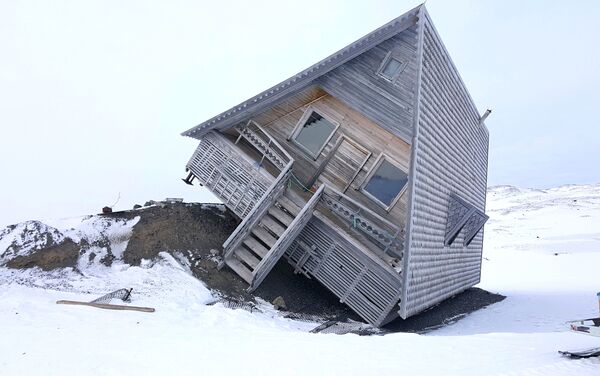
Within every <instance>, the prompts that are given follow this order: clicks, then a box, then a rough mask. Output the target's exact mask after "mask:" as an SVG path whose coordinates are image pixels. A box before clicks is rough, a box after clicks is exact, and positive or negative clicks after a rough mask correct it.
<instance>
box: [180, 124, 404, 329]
mask: <svg viewBox="0 0 600 376" xmlns="http://www.w3.org/2000/svg"><path fill="white" fill-rule="evenodd" d="M238 131H239V136H238V138H237V140H236V141H233V140H231V139H229V138H228V137H227V136H225V135H223V134H221V133H218V132H209V133H208V134H206V135H205V136H204V138H203V139H202V141H201V143H200V146H199V147H198V149H197V150H196V152H195V153H194V155H193V157H192V159H191V160H190V162H189V163H188V169H189V170H190V171H191V172H192V173H193V174H194V176H196V178H198V180H200V182H201V183H202V184H204V185H205V186H206V187H207V188H209V189H210V190H211V191H212V192H213V193H214V194H215V195H216V196H218V197H219V198H220V199H221V200H222V201H223V202H224V203H225V205H227V207H229V208H230V209H231V210H232V211H233V212H234V213H236V214H237V215H238V216H240V218H242V219H243V220H242V222H241V223H240V225H239V226H238V228H237V229H236V230H235V231H234V233H233V234H232V235H231V236H230V238H229V239H227V241H226V242H225V243H224V244H223V264H222V265H221V266H224V265H227V266H229V267H230V268H231V269H232V270H234V271H235V272H236V273H237V274H238V275H240V277H242V278H243V279H244V280H245V281H246V282H248V284H249V291H252V290H254V289H256V288H257V287H258V286H259V285H260V283H261V282H262V281H263V280H264V278H265V277H266V276H267V275H268V273H269V272H270V271H271V269H272V268H273V267H274V266H275V264H276V263H277V262H278V261H279V260H280V258H281V257H282V256H284V255H285V258H286V259H287V260H288V262H289V263H290V264H291V265H292V266H293V267H294V268H295V270H296V272H297V273H302V274H304V275H305V276H307V277H309V278H315V279H317V280H318V281H319V282H321V283H322V284H323V285H325V286H326V287H327V288H328V289H329V290H330V291H331V292H333V293H334V294H335V295H336V296H337V297H338V298H340V301H341V302H343V303H346V304H347V305H348V306H350V307H351V308H352V309H353V310H355V311H356V312H357V313H358V314H359V315H360V316H361V317H363V318H364V319H365V320H366V321H367V322H369V323H372V324H374V325H382V324H383V323H385V322H386V321H387V320H389V319H390V318H392V317H395V312H396V309H395V306H396V304H397V303H398V301H399V299H400V291H401V276H400V271H399V269H395V268H394V266H396V265H400V259H401V257H402V243H403V242H402V239H403V234H402V232H401V230H400V228H399V227H397V226H394V225H393V224H391V223H389V222H387V221H385V220H384V219H383V218H381V217H379V216H378V215H377V214H375V213H373V212H371V211H370V210H369V209H367V208H365V207H363V206H361V205H360V204H358V203H356V202H354V201H352V200H351V199H350V198H349V197H347V196H345V195H344V194H342V193H340V192H337V191H335V190H333V189H331V188H330V187H328V186H327V185H326V184H321V185H320V186H319V189H318V190H317V191H316V192H314V193H312V192H306V191H304V190H302V189H299V188H298V186H296V185H294V184H292V181H293V180H292V179H293V163H294V160H293V159H292V158H291V157H290V156H289V154H288V153H287V152H286V151H285V150H284V149H283V148H282V147H281V146H279V144H277V143H276V142H275V141H274V140H273V139H272V138H270V136H269V135H268V134H267V133H266V132H265V131H264V130H263V129H262V128H260V127H258V126H257V125H249V126H246V127H243V128H241V127H240V128H238ZM242 139H243V140H244V143H240V141H241V140H242ZM248 145H251V146H253V147H254V150H250V151H249V150H244V149H245V148H247V147H248ZM252 154H254V155H252ZM265 164H269V166H270V167H269V168H265V167H264V166H265ZM273 167H274V168H273ZM273 172H274V173H273ZM277 173H278V174H277Z"/></svg>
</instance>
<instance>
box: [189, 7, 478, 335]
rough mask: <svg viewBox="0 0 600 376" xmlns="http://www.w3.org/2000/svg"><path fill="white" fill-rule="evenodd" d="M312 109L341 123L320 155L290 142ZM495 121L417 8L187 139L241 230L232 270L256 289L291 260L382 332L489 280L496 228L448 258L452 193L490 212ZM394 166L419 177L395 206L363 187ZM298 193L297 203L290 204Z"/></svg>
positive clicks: (463, 232) (468, 238)
mask: <svg viewBox="0 0 600 376" xmlns="http://www.w3.org/2000/svg"><path fill="white" fill-rule="evenodd" d="M386 56H394V58H396V59H398V60H400V61H401V63H402V64H403V70H402V72H401V73H400V74H399V75H398V76H397V77H394V80H389V79H388V78H383V77H381V74H380V73H381V72H380V71H381V67H382V66H383V65H382V63H383V61H384V59H385V58H386ZM309 108H313V109H315V111H317V112H319V114H321V115H323V116H324V117H326V118H328V119H331V120H332V122H334V123H336V124H338V125H339V127H338V128H336V130H335V131H334V132H333V134H332V135H331V137H330V140H329V141H328V142H326V144H325V145H324V146H323V148H322V151H321V152H320V153H319V155H316V156H309V155H307V154H306V152H305V151H303V150H302V149H301V148H300V147H298V145H296V144H294V143H293V142H290V141H288V140H289V138H290V135H292V134H293V131H294V127H295V126H296V125H297V124H298V121H299V120H300V119H301V117H302V116H303V115H304V116H306V114H307V112H306V111H307V110H308V109H309ZM484 118H485V115H484V117H481V116H480V115H479V111H478V110H477V108H476V107H475V105H474V103H473V101H472V99H471V97H470V95H469V93H468V92H467V90H466V88H465V85H464V83H463V82H462V80H461V78H460V76H459V74H458V71H457V70H456V67H454V65H453V63H452V61H451V59H450V57H449V55H448V52H447V51H446V49H445V47H444V46H443V43H442V42H441V40H440V38H439V36H438V35H437V32H436V31H435V28H434V27H433V24H432V23H431V20H430V18H429V15H428V14H427V12H426V10H425V8H424V7H423V6H419V7H417V8H415V9H414V10H412V11H411V12H409V13H407V14H405V15H403V16H402V17H400V18H399V19H397V20H395V21H393V22H392V23H390V24H388V25H386V26H384V27H382V28H380V29H378V30H376V31H375V32H374V33H371V34H369V35H367V36H365V37H364V38H361V40H359V41H357V42H356V43H354V44H352V45H350V46H348V47H347V48H345V49H343V50H341V51H339V52H338V53H336V54H334V55H332V56H330V57H329V58H327V59H325V60H324V61H322V62H320V63H318V64H316V65H314V66H312V67H310V68H308V69H307V70H305V71H303V72H301V73H300V74H299V75H297V76H295V77H292V78H290V79H289V80H287V81H284V82H282V83H281V84H279V85H277V86H275V87H273V88H271V89H269V90H267V91H265V92H263V93H261V94H259V95H257V96H255V97H254V98H251V100H249V101H246V102H244V103H242V104H240V105H239V106H236V107H234V108H232V109H230V110H229V111H226V112H224V113H223V114H220V115H219V116H217V117H215V118H213V119H210V120H209V121H207V122H205V123H203V124H201V125H200V126H198V127H195V128H194V129H192V130H190V131H188V132H186V135H189V136H192V137H197V138H203V140H202V142H201V145H200V146H199V148H198V150H197V152H196V153H194V156H193V158H192V160H190V163H188V166H189V169H190V170H191V172H192V174H193V175H194V176H196V177H198V179H199V180H200V182H201V183H202V184H204V185H205V186H207V187H208V188H209V189H210V190H211V191H213V192H214V193H215V194H216V195H217V196H218V197H219V198H220V199H221V200H223V202H224V203H225V204H226V205H227V206H228V207H229V208H230V209H232V210H233V211H234V212H235V213H236V214H238V215H239V216H240V217H241V218H243V221H242V223H241V224H240V226H238V228H237V229H236V230H235V231H234V233H233V234H232V235H231V236H230V238H229V239H227V241H226V242H225V244H224V258H225V263H226V264H227V265H230V266H231V267H232V269H233V270H234V271H236V272H237V273H238V274H240V275H241V276H242V278H243V279H244V280H246V281H247V282H248V283H249V284H250V288H249V290H250V291H251V290H253V289H255V288H256V287H257V286H258V285H259V284H260V283H261V282H262V281H263V279H264V278H265V277H266V275H267V274H268V273H269V272H270V270H271V269H272V267H273V266H274V265H275V263H276V262H277V260H279V258H280V257H281V255H282V254H283V253H285V255H286V258H287V259H288V261H289V262H290V263H291V264H292V265H294V267H295V269H294V270H295V271H296V272H301V273H303V274H305V275H307V276H309V277H311V278H315V279H317V280H318V281H319V282H320V283H322V284H323V285H325V286H326V287H327V288H328V289H329V290H331V291H332V292H333V293H334V294H336V296H338V297H339V298H340V300H341V301H344V302H345V303H346V304H348V305H349V306H350V307H351V308H352V309H353V310H354V311H356V312H357V313H358V314H359V315H360V316H361V317H363V318H364V319H365V320H366V321H368V322H370V323H373V324H374V325H381V324H383V323H385V322H387V321H389V320H390V319H391V318H393V317H394V316H395V315H396V312H395V311H394V310H395V309H396V307H395V306H396V305H397V304H398V300H400V311H399V313H400V315H401V316H402V317H405V318H406V317H408V316H411V315H413V314H415V313H418V312H420V311H422V310H424V309H426V308H428V307H430V306H432V305H433V304H435V303H437V302H439V301H441V300H442V299H444V298H446V297H449V296H451V295H454V294H456V293H458V292H460V291H462V290H464V289H466V288H468V287H470V286H472V285H473V284H474V283H476V282H478V281H479V275H480V268H481V248H482V238H483V235H482V231H481V230H479V224H480V223H481V220H483V219H484V218H485V216H484V215H483V214H481V215H480V217H481V219H477V218H476V219H472V220H470V222H468V225H467V224H465V226H464V228H463V227H460V229H459V228H458V227H457V231H455V233H457V234H458V235H457V238H456V241H454V242H453V243H452V244H451V245H449V246H444V234H445V229H446V228H449V226H450V227H452V226H451V225H449V224H447V223H446V222H447V218H448V197H449V195H450V194H451V193H454V194H456V195H458V196H459V197H461V198H463V199H464V200H465V201H466V202H468V203H469V205H473V207H475V208H476V209H477V211H478V213H483V211H484V209H485V186H486V181H487V157H488V138H489V135H488V132H487V129H486V128H485V125H484V124H483V120H484ZM234 127H235V128H234ZM212 129H217V130H222V131H223V132H224V133H226V134H227V137H229V138H230V139H231V140H235V137H236V136H237V133H236V131H239V132H240V136H239V137H238V143H236V144H234V143H233V142H232V141H230V140H228V139H227V138H226V137H224V136H223V134H220V133H217V132H214V131H211V130H212ZM354 140H355V141H354ZM351 141H352V142H351ZM255 149H256V150H255ZM256 155H258V157H256ZM382 155H385V156H386V157H389V158H390V159H392V160H394V161H396V162H397V163H395V164H396V165H397V166H398V167H399V168H401V169H402V170H404V171H409V174H408V175H409V181H408V184H407V188H406V189H405V190H403V191H401V193H400V194H399V195H398V197H397V200H396V201H393V202H392V205H390V207H381V206H380V205H378V204H377V203H376V202H375V201H374V199H373V197H370V196H369V195H368V194H365V192H363V191H362V190H361V189H360V188H361V186H362V185H364V184H365V183H366V182H368V180H369V178H370V175H369V171H371V170H372V169H373V168H374V167H376V163H377V160H378V159H380V158H381V156H382ZM371 156H373V157H372V158H371ZM263 162H264V163H263ZM256 166H263V168H256ZM292 176H293V178H292ZM326 185H328V186H332V187H335V188H337V189H336V191H335V192H333V193H331V192H329V193H328V192H326V190H325V188H324V187H325V186H326ZM317 187H318V188H319V191H318V192H319V197H318V198H315V196H316V195H315V196H313V197H312V198H310V199H309V197H310V192H313V191H314V190H315V188H317ZM292 189H297V191H296V193H297V194H298V197H302V198H300V199H299V200H298V201H297V202H296V203H293V202H292V201H291V200H289V198H288V197H285V195H284V192H285V191H287V192H291V190H292ZM338 191H341V192H338ZM324 192H325V193H324ZM290 194H291V193H290ZM290 197H292V196H290ZM306 200H308V203H305V201H306ZM300 201H302V205H300V206H299V204H300ZM317 203H318V206H316V205H317ZM307 207H310V209H307ZM315 208H316V210H315ZM463 222H464V220H463ZM307 223H308V224H307ZM458 225H461V223H459V224H458ZM458 225H457V226H458ZM405 230H406V231H405ZM458 230H460V231H458ZM399 260H401V261H402V263H403V264H402V268H400V267H399V266H398V265H397V263H398V262H399ZM392 265H393V267H392Z"/></svg>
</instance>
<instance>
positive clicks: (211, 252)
mask: <svg viewBox="0 0 600 376" xmlns="http://www.w3.org/2000/svg"><path fill="white" fill-rule="evenodd" d="M219 253H221V252H219V251H218V250H216V249H214V248H211V249H210V254H211V255H213V256H218V255H219Z"/></svg>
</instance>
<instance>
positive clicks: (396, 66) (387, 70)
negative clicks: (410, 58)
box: [377, 52, 406, 82]
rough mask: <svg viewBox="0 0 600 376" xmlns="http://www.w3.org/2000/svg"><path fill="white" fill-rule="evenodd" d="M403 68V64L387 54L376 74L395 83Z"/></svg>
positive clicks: (404, 65)
mask: <svg viewBox="0 0 600 376" xmlns="http://www.w3.org/2000/svg"><path fill="white" fill-rule="evenodd" d="M405 67H406V63H405V62H403V61H402V60H400V59H399V58H398V57H396V56H394V55H392V53H391V52H388V54H387V55H386V56H385V58H384V59H383V62H382V63H381V66H380V67H379V70H378V71H377V74H378V75H380V76H381V77H383V78H385V79H386V80H388V81H391V82H395V81H396V80H397V79H398V77H399V76H400V73H402V71H403V70H404V68H405Z"/></svg>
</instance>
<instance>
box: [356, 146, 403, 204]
mask: <svg viewBox="0 0 600 376" xmlns="http://www.w3.org/2000/svg"><path fill="white" fill-rule="evenodd" d="M407 183H408V174H407V173H406V172H405V171H404V170H403V169H402V168H400V166H399V165H398V164H397V163H396V162H394V161H392V160H391V159H390V158H388V157H386V156H385V155H383V154H382V155H380V156H379V158H378V159H377V160H376V161H375V164H374V165H373V168H371V171H370V172H369V174H368V175H367V177H366V179H365V182H364V183H363V186H362V188H361V190H362V191H363V193H365V194H366V195H367V196H369V197H370V198H372V199H374V200H375V201H376V202H377V203H379V204H380V205H381V206H383V207H384V208H385V209H386V210H389V209H391V208H392V206H394V204H395V203H396V201H398V199H399V198H400V196H401V195H402V193H403V192H404V190H405V188H406V184H407Z"/></svg>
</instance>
